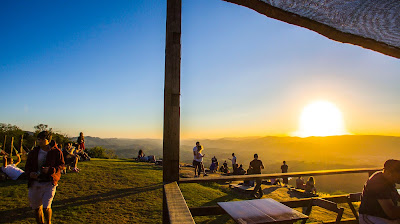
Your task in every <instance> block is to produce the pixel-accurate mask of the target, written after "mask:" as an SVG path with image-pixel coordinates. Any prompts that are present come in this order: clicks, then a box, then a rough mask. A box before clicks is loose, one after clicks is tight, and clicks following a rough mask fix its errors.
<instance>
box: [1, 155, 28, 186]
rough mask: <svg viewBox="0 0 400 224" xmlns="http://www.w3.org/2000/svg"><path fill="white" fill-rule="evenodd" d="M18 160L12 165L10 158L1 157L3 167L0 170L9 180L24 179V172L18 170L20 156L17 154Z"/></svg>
mask: <svg viewBox="0 0 400 224" xmlns="http://www.w3.org/2000/svg"><path fill="white" fill-rule="evenodd" d="M17 157H18V160H17V162H16V163H15V164H14V161H13V159H12V158H11V157H7V156H6V155H5V156H3V167H1V170H2V171H3V173H5V174H6V175H7V176H8V177H9V178H10V179H11V180H17V179H18V180H21V179H24V178H26V175H25V172H24V171H23V170H22V169H20V168H18V167H17V166H18V164H19V163H20V162H21V156H20V155H19V154H17Z"/></svg>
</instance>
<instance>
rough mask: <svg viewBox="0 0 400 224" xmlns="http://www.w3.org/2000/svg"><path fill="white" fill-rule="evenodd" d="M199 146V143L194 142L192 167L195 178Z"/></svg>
mask: <svg viewBox="0 0 400 224" xmlns="http://www.w3.org/2000/svg"><path fill="white" fill-rule="evenodd" d="M199 146H200V142H196V146H195V147H193V167H194V176H195V177H196V176H197V172H198V170H197V168H198V167H199V164H198V163H199V162H197V150H198V147H199Z"/></svg>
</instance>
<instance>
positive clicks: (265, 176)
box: [179, 167, 382, 183]
mask: <svg viewBox="0 0 400 224" xmlns="http://www.w3.org/2000/svg"><path fill="white" fill-rule="evenodd" d="M379 170H382V168H381V167H375V168H361V169H337V170H317V171H307V172H292V173H272V174H253V175H231V176H221V177H204V178H181V179H179V183H202V182H222V181H239V180H255V179H271V178H283V177H299V176H300V177H301V176H322V175H324V176H325V175H334V174H350V173H368V174H370V175H371V174H372V173H374V172H376V171H379Z"/></svg>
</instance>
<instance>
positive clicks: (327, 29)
mask: <svg viewBox="0 0 400 224" xmlns="http://www.w3.org/2000/svg"><path fill="white" fill-rule="evenodd" d="M224 1H227V2H231V3H235V4H238V5H242V6H245V7H248V8H250V9H253V10H255V11H257V12H259V13H261V14H263V15H266V16H268V17H270V18H274V19H277V20H280V21H284V22H287V23H290V24H293V25H297V26H301V27H305V28H307V29H310V30H312V31H315V32H317V33H319V34H321V35H323V36H326V37H328V38H330V39H332V40H336V41H339V42H343V43H350V44H354V45H358V46H361V47H363V48H367V49H370V50H373V51H377V52H380V53H382V54H385V55H389V56H392V57H395V58H400V0H224Z"/></svg>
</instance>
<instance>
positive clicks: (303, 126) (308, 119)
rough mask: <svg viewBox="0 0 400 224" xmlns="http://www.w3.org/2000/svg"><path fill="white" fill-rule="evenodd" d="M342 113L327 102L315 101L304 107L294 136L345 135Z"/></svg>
mask: <svg viewBox="0 0 400 224" xmlns="http://www.w3.org/2000/svg"><path fill="white" fill-rule="evenodd" d="M345 134H348V132H347V131H346V129H345V125H344V121H343V116H342V112H341V111H340V110H339V109H338V108H337V107H336V106H335V105H334V104H333V103H330V102H327V101H316V102H313V103H311V104H309V105H307V106H306V107H304V109H303V111H302V113H301V115H300V121H299V129H298V131H296V132H295V133H294V135H296V136H299V137H308V136H330V135H345Z"/></svg>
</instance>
